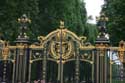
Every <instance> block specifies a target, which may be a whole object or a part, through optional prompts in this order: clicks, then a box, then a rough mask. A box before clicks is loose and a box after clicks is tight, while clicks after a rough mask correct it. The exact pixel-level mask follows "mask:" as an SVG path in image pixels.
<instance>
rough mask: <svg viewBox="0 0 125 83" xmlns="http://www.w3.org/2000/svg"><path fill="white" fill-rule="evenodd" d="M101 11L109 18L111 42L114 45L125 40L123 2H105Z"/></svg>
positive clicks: (124, 6)
mask: <svg viewBox="0 0 125 83" xmlns="http://www.w3.org/2000/svg"><path fill="white" fill-rule="evenodd" d="M102 11H104V12H106V14H107V16H108V17H109V23H108V30H109V33H110V38H111V42H112V43H113V44H115V45H116V44H117V43H118V42H119V41H120V40H124V39H125V36H124V35H125V28H124V26H125V21H124V19H125V0H105V5H104V6H103V10H102Z"/></svg>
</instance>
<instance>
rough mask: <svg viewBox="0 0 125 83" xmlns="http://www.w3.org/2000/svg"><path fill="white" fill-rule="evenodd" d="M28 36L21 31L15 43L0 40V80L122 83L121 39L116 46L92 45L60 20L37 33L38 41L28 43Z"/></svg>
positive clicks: (122, 44) (122, 47)
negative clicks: (42, 33) (54, 27)
mask: <svg viewBox="0 0 125 83" xmlns="http://www.w3.org/2000/svg"><path fill="white" fill-rule="evenodd" d="M23 18H26V17H25V16H24V17H23ZM25 23H27V21H25V22H24V24H25ZM23 27H24V26H23ZM22 29H23V28H22ZM27 39H28V38H27V35H26V33H25V30H22V32H21V34H20V35H19V36H18V38H17V41H16V45H14V46H12V45H9V44H8V42H7V41H3V40H0V82H7V83H18V82H22V83H26V82H33V81H34V80H37V81H38V80H41V82H43V83H44V82H46V83H48V82H52V83H120V82H121V83H123V82H124V69H125V66H124V63H125V56H124V54H125V53H124V51H125V45H124V41H121V42H120V44H119V46H118V47H112V46H110V45H109V44H108V43H105V42H100V43H96V44H95V45H91V44H89V43H86V42H85V40H86V37H84V36H83V37H78V36H77V35H76V34H75V33H73V32H71V31H69V30H68V29H66V28H65V27H64V22H62V21H61V22H60V28H58V29H57V30H55V31H53V32H51V33H49V34H48V35H47V36H45V37H44V36H39V37H38V40H39V41H40V43H34V44H31V45H29V44H28V41H27ZM114 57H115V58H114Z"/></svg>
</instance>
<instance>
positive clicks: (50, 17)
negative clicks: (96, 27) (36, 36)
mask: <svg viewBox="0 0 125 83" xmlns="http://www.w3.org/2000/svg"><path fill="white" fill-rule="evenodd" d="M45 3H46V4H45ZM39 9H40V19H41V20H40V26H41V28H40V29H39V31H41V32H40V34H45V35H46V34H48V33H49V32H51V31H52V30H55V28H58V26H59V21H60V20H64V21H65V26H66V27H68V28H69V29H70V30H71V31H73V32H75V33H77V34H79V35H83V33H84V26H85V22H86V9H85V4H84V2H81V0H51V1H50V0H41V1H40V5H39Z"/></svg>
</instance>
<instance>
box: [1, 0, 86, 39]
mask: <svg viewBox="0 0 125 83" xmlns="http://www.w3.org/2000/svg"><path fill="white" fill-rule="evenodd" d="M24 13H25V14H27V15H28V17H30V18H31V20H32V23H31V26H29V31H28V35H29V36H30V38H31V39H35V38H37V36H39V35H47V34H48V33H49V32H51V31H52V30H55V29H56V28H58V27H59V21H60V20H64V21H65V26H66V27H68V28H69V29H70V30H71V31H73V32H75V33H76V34H78V35H83V34H84V31H85V23H86V9H85V3H84V2H82V1H81V0H1V1H0V32H1V34H3V35H4V38H5V39H6V40H12V41H13V40H15V39H16V37H17V36H18V33H19V26H18V23H17V19H18V18H19V17H20V16H21V15H22V14H24Z"/></svg>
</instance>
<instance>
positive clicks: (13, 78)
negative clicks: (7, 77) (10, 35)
mask: <svg viewBox="0 0 125 83" xmlns="http://www.w3.org/2000/svg"><path fill="white" fill-rule="evenodd" d="M13 56H14V61H13V76H12V83H15V69H16V66H15V65H16V63H15V62H16V49H14V55H13Z"/></svg>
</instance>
